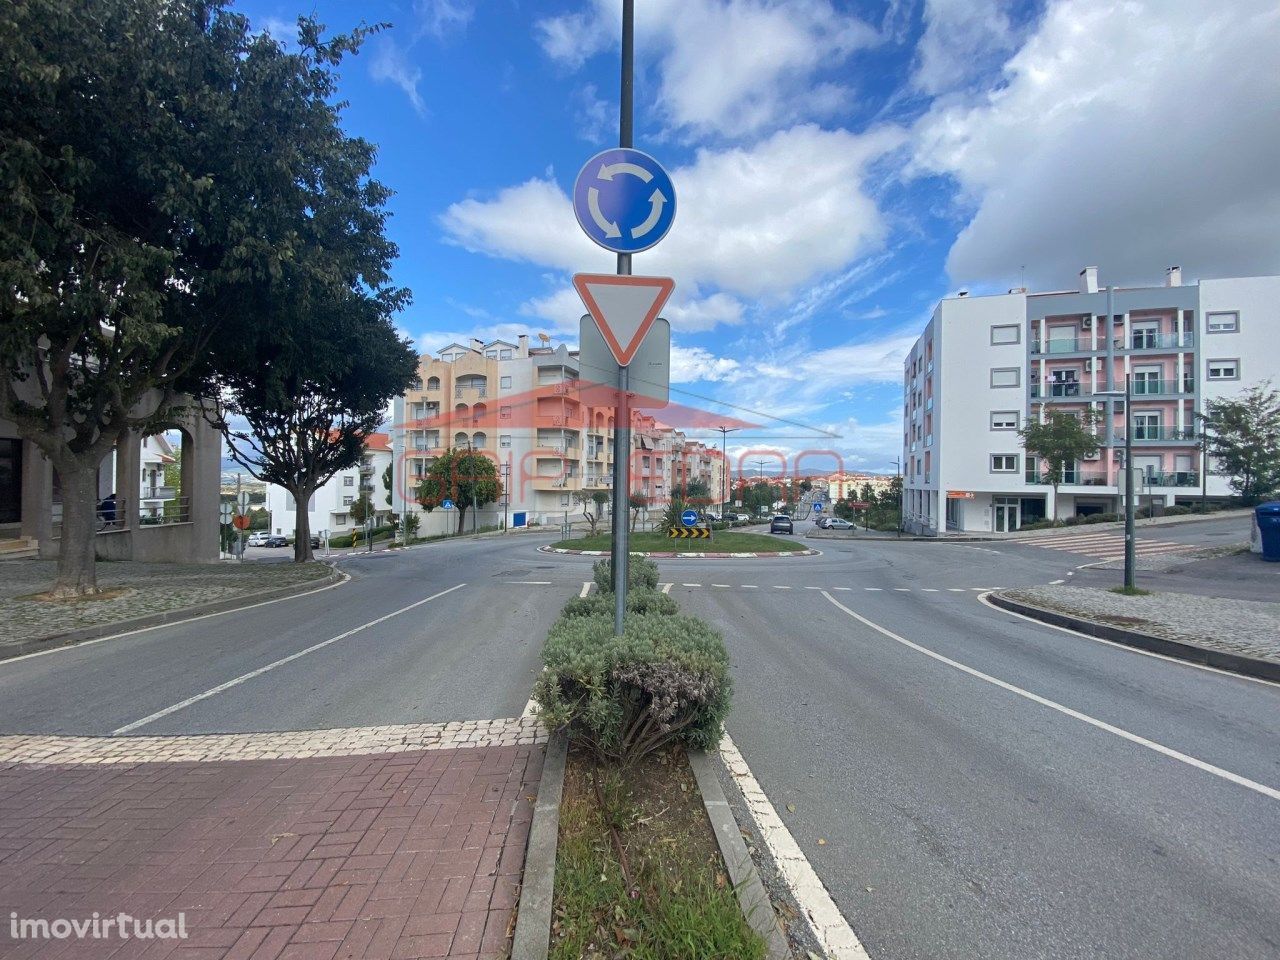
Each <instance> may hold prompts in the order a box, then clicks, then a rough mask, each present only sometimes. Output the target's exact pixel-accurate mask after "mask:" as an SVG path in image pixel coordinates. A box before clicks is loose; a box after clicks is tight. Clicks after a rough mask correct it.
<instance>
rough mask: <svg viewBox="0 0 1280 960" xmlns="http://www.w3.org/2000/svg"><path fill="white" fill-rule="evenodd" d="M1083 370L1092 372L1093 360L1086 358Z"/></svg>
mask: <svg viewBox="0 0 1280 960" xmlns="http://www.w3.org/2000/svg"><path fill="white" fill-rule="evenodd" d="M1084 372H1085V373H1093V361H1092V360H1086V361H1085V362H1084Z"/></svg>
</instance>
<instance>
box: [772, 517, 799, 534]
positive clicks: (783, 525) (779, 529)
mask: <svg viewBox="0 0 1280 960" xmlns="http://www.w3.org/2000/svg"><path fill="white" fill-rule="evenodd" d="M769 532H770V533H795V532H796V528H795V525H794V524H793V523H792V522H791V518H790V517H788V516H787V515H786V514H785V513H780V514H778V515H777V516H776V517H774V518H773V519H772V520H770V521H769Z"/></svg>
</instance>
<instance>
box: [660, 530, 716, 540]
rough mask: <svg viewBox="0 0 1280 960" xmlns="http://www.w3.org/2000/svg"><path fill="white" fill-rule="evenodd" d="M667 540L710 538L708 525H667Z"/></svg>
mask: <svg viewBox="0 0 1280 960" xmlns="http://www.w3.org/2000/svg"><path fill="white" fill-rule="evenodd" d="M667 539H668V540H710V539H711V528H710V527H667Z"/></svg>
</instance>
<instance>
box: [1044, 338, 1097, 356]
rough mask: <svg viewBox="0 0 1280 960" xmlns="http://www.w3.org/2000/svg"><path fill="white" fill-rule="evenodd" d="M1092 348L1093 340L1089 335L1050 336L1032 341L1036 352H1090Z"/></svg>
mask: <svg viewBox="0 0 1280 960" xmlns="http://www.w3.org/2000/svg"><path fill="white" fill-rule="evenodd" d="M1092 350H1093V341H1092V340H1090V339H1089V338H1088V337H1050V338H1049V339H1048V340H1033V341H1032V342H1031V352H1032V353H1035V354H1055V353H1090V352H1092Z"/></svg>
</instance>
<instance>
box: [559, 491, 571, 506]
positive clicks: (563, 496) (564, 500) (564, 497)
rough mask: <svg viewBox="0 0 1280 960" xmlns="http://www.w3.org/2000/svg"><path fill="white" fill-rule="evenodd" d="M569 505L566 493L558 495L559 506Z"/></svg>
mask: <svg viewBox="0 0 1280 960" xmlns="http://www.w3.org/2000/svg"><path fill="white" fill-rule="evenodd" d="M568 505H569V495H568V494H567V493H562V494H560V506H562V507H567V506H568Z"/></svg>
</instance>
